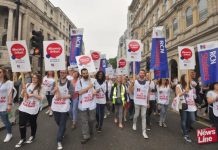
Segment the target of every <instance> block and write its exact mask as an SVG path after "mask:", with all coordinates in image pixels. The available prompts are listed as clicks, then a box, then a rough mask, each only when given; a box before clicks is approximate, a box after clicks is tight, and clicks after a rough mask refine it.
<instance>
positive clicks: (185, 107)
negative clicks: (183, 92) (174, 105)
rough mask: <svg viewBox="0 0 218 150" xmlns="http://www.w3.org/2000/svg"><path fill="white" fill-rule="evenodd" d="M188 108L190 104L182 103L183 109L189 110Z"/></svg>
mask: <svg viewBox="0 0 218 150" xmlns="http://www.w3.org/2000/svg"><path fill="white" fill-rule="evenodd" d="M187 109H188V104H187V103H186V101H185V103H182V110H187Z"/></svg>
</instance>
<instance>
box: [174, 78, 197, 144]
mask: <svg viewBox="0 0 218 150" xmlns="http://www.w3.org/2000/svg"><path fill="white" fill-rule="evenodd" d="M187 81H188V79H187V76H186V75H185V74H183V75H182V76H181V80H180V84H178V85H177V86H176V95H177V96H179V98H180V102H181V104H180V105H179V109H180V110H179V111H180V117H181V128H182V132H183V136H184V140H185V141H186V142H192V140H191V139H190V137H189V135H188V130H189V129H190V127H191V125H192V123H194V122H195V111H196V110H197V107H196V104H195V100H194V96H195V95H194V94H195V93H194V89H193V88H191V86H190V85H188V84H187V83H188V82H187ZM183 104H185V105H183ZM183 106H187V107H183Z"/></svg>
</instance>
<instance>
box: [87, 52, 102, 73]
mask: <svg viewBox="0 0 218 150" xmlns="http://www.w3.org/2000/svg"><path fill="white" fill-rule="evenodd" d="M90 54H91V56H92V60H93V62H94V65H95V69H96V71H99V68H100V61H101V53H100V52H98V51H92V50H91V51H90Z"/></svg>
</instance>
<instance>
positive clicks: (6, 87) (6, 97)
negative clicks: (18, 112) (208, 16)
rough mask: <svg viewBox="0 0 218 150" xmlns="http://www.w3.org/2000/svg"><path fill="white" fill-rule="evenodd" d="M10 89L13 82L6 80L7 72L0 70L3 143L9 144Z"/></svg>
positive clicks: (0, 110)
mask: <svg viewBox="0 0 218 150" xmlns="http://www.w3.org/2000/svg"><path fill="white" fill-rule="evenodd" d="M12 89H13V82H11V81H10V80H9V79H8V76H7V71H6V70H5V69H4V68H0V117H1V120H2V122H3V124H4V126H5V128H6V131H7V134H6V137H5V139H4V142H9V141H10V140H11V138H12V127H11V123H10V121H9V118H8V113H10V112H11V109H12V99H13V98H12Z"/></svg>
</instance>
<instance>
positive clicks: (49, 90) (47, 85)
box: [42, 71, 55, 116]
mask: <svg viewBox="0 0 218 150" xmlns="http://www.w3.org/2000/svg"><path fill="white" fill-rule="evenodd" d="M42 87H43V91H44V92H45V96H46V99H47V101H48V111H46V114H49V116H52V115H53V112H52V110H51V102H52V99H53V97H54V93H53V90H54V87H55V79H54V71H48V72H46V76H45V77H44V78H43V82H42Z"/></svg>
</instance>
